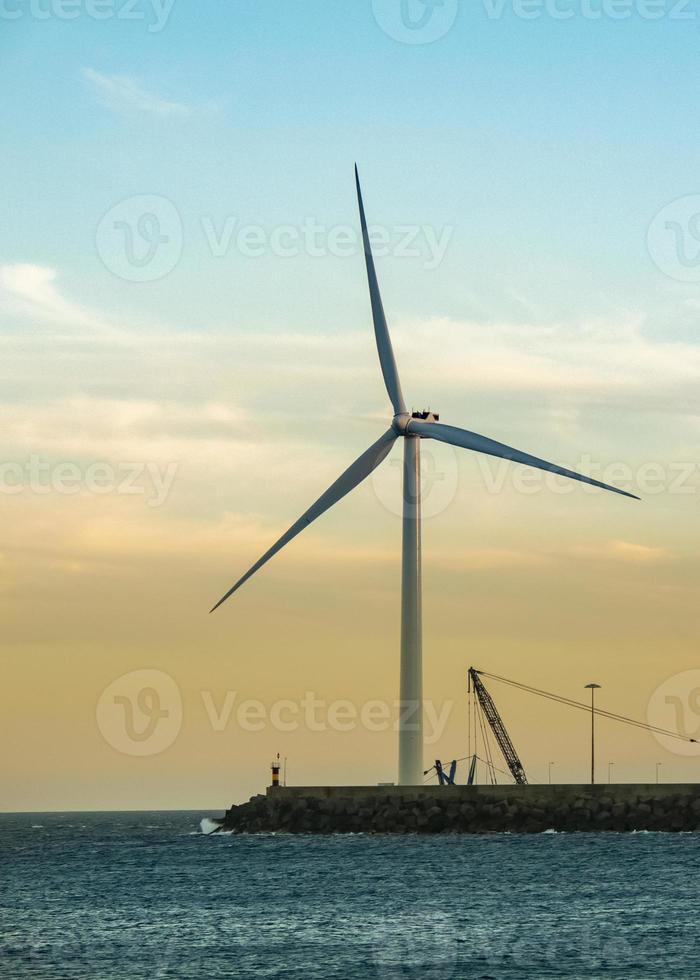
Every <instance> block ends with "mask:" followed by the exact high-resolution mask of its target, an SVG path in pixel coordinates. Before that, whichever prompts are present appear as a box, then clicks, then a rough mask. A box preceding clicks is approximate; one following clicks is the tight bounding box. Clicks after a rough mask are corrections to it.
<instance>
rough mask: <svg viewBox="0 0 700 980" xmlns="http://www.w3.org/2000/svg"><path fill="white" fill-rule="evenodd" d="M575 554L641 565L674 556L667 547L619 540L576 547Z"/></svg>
mask: <svg viewBox="0 0 700 980" xmlns="http://www.w3.org/2000/svg"><path fill="white" fill-rule="evenodd" d="M573 554H574V555H576V557H581V558H592V559H597V560H602V561H622V562H631V563H634V564H641V565H649V564H655V563H657V562H662V561H668V560H670V559H671V558H673V554H672V552H670V551H669V550H668V549H667V548H653V547H650V546H649V545H644V544H635V543H634V542H632V541H619V540H613V541H605V542H603V543H602V544H597V545H585V546H581V547H578V548H575V549H574V551H573Z"/></svg>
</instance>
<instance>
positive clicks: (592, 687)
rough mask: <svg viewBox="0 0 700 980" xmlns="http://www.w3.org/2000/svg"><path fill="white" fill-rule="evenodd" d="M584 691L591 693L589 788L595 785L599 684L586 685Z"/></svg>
mask: <svg viewBox="0 0 700 980" xmlns="http://www.w3.org/2000/svg"><path fill="white" fill-rule="evenodd" d="M585 690H587V691H590V692H591V786H593V785H594V784H595V692H596V691H599V690H600V684H586V687H585Z"/></svg>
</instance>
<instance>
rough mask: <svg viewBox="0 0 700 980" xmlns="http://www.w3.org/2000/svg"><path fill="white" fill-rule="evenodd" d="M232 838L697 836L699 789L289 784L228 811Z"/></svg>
mask: <svg viewBox="0 0 700 980" xmlns="http://www.w3.org/2000/svg"><path fill="white" fill-rule="evenodd" d="M220 829H221V830H222V831H232V832H234V833H258V832H265V831H275V832H286V833H292V834H333V833H377V834H413V833H419V834H438V833H455V834H477V833H478V834H481V833H499V832H500V833H503V832H505V831H510V832H513V833H542V832H543V831H545V830H559V831H618V832H624V831H632V830H661V831H675V832H681V831H700V784H695V783H683V784H675V785H673V784H668V785H665V786H664V785H661V786H659V785H656V784H632V783H624V784H617V785H612V786H610V785H601V786H589V785H558V786H516V785H513V786H423V787H421V786H416V787H407V786H294V787H281V786H280V787H270V788H269V789H268V790H267V793H266V794H265V795H260V796H254V797H252V798H251V799H250V801H249V802H248V803H243V804H241V805H240V806H232V807H231V808H230V809H229V810H227V811H226V816H225V818H224V821H223V823H222V825H221V828H220Z"/></svg>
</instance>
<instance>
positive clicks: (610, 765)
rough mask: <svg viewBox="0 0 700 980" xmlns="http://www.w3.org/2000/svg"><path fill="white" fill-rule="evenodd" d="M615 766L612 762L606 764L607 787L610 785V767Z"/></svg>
mask: <svg viewBox="0 0 700 980" xmlns="http://www.w3.org/2000/svg"><path fill="white" fill-rule="evenodd" d="M614 765H615V763H614V762H609V763H608V785H610V775H611V773H612V767H613V766H614Z"/></svg>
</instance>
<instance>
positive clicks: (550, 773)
mask: <svg viewBox="0 0 700 980" xmlns="http://www.w3.org/2000/svg"><path fill="white" fill-rule="evenodd" d="M553 765H554V763H553V762H548V763H547V780H548V782H549V785H550V786H551V785H552V766H553Z"/></svg>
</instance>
